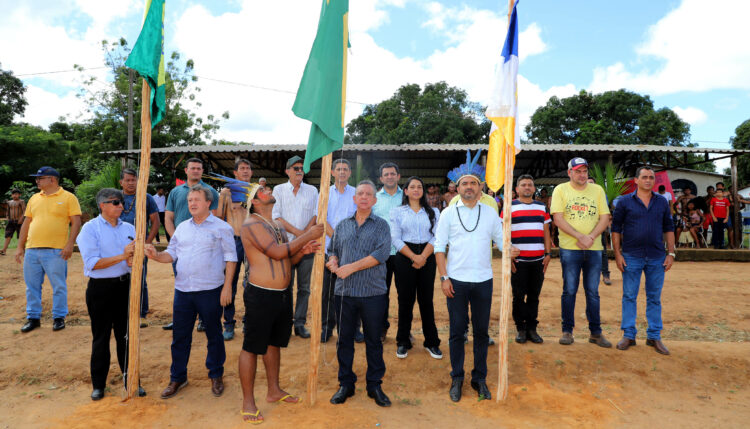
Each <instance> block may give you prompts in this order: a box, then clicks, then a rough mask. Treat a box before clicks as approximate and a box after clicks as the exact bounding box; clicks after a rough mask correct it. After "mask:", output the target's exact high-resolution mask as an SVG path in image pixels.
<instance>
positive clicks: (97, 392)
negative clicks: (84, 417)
mask: <svg viewBox="0 0 750 429" xmlns="http://www.w3.org/2000/svg"><path fill="white" fill-rule="evenodd" d="M103 397H104V389H94V391H93V392H91V400H92V401H98V400H100V399H102V398H103Z"/></svg>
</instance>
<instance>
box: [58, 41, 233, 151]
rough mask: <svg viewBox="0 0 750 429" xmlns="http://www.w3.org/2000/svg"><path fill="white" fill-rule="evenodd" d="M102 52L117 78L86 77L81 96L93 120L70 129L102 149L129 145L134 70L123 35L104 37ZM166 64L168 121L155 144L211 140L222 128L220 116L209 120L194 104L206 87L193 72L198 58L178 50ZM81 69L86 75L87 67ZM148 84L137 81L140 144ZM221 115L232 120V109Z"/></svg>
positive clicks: (135, 118) (158, 131) (136, 122)
mask: <svg viewBox="0 0 750 429" xmlns="http://www.w3.org/2000/svg"><path fill="white" fill-rule="evenodd" d="M102 50H103V52H104V60H105V64H106V66H107V68H108V69H109V70H110V72H111V77H112V80H111V81H106V82H101V81H100V80H99V79H98V78H97V77H95V76H92V75H89V76H87V77H85V79H84V84H83V88H82V89H81V91H80V92H79V94H78V95H79V97H81V98H82V99H84V100H85V101H86V104H87V106H88V108H87V113H89V114H90V115H91V116H92V119H90V120H89V121H86V122H85V125H86V127H85V129H81V128H80V127H78V128H76V127H74V126H73V125H71V130H70V131H72V132H74V133H75V134H74V135H75V137H76V138H81V139H84V140H86V141H90V142H96V143H97V144H98V145H99V147H100V149H101V150H118V149H126V145H127V134H128V133H127V118H128V86H129V85H128V84H129V81H128V79H129V71H128V68H127V67H125V60H126V59H127V56H128V54H129V53H130V47H129V46H128V42H127V41H126V40H125V39H123V38H121V39H120V40H118V41H115V42H108V41H106V40H104V41H102ZM165 67H166V97H167V111H166V114H165V116H164V120H162V121H161V122H160V123H159V124H158V125H157V126H156V127H155V128H154V129H153V131H152V136H151V145H152V147H166V146H181V145H200V144H205V143H206V142H208V141H210V139H211V138H212V136H213V135H214V134H215V133H216V131H217V130H218V129H219V118H217V117H216V116H214V115H208V116H206V117H205V118H203V117H201V116H198V115H197V114H196V113H195V112H193V111H191V110H190V107H191V106H190V105H191V104H192V105H194V107H196V108H197V107H200V106H201V103H200V102H199V101H197V98H196V96H197V94H198V93H199V92H200V88H199V87H198V86H197V85H196V82H197V81H198V78H197V77H196V76H195V75H194V74H193V69H194V67H195V64H194V62H193V60H190V59H188V60H186V61H182V59H181V56H180V54H179V53H178V52H172V53H171V55H169V56H168V57H167V63H166V65H165ZM76 68H78V69H79V70H80V71H81V72H82V73H83V68H82V67H80V66H76ZM142 82H143V80H142V79H140V78H137V79H136V80H135V83H134V85H133V94H134V97H133V129H134V131H133V136H134V147H138V146H139V143H138V141H139V137H138V136H139V135H140V115H141V113H140V112H141V88H142ZM221 118H223V119H228V118H229V113H228V112H224V113H223V114H222V115H221Z"/></svg>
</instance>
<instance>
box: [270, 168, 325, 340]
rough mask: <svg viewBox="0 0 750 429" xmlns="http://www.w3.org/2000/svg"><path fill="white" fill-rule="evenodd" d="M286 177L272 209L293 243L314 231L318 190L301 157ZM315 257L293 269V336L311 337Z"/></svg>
mask: <svg viewBox="0 0 750 429" xmlns="http://www.w3.org/2000/svg"><path fill="white" fill-rule="evenodd" d="M286 175H287V177H289V181H288V182H286V183H283V184H281V185H278V186H276V187H275V188H273V197H274V198H275V199H276V204H275V205H274V206H273V215H272V216H273V220H275V221H277V222H278V223H280V224H281V225H282V226H283V227H284V229H285V230H286V231H287V233H286V234H287V239H288V240H289V241H292V240H294V239H295V238H297V237H299V236H300V235H302V234H304V233H305V232H306V231H307V230H308V229H310V228H312V226H313V225H315V223H316V221H317V217H318V216H317V213H318V190H317V189H315V187H314V186H310V185H308V184H307V183H303V182H302V179H303V178H304V176H305V173H304V172H303V171H302V158H300V157H299V156H296V155H295V156H293V157H291V158H289V160H288V161H287V162H286ZM314 258H315V255H314V254H309V255H305V256H304V257H303V258H302V259H301V260H300V261H299V262H298V263H297V264H296V265H295V266H294V267H292V268H293V269H292V282H294V277H295V274H296V277H297V302H296V304H295V307H294V334H295V335H297V336H299V337H302V338H310V332H308V330H307V328H305V322H306V321H307V302H308V300H309V298H310V275H311V274H312V266H313V260H314Z"/></svg>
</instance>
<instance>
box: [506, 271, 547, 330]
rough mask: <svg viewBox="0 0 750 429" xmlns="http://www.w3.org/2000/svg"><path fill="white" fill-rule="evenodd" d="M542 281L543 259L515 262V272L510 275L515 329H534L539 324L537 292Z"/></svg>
mask: <svg viewBox="0 0 750 429" xmlns="http://www.w3.org/2000/svg"><path fill="white" fill-rule="evenodd" d="M543 282H544V264H543V261H533V262H516V272H515V273H513V274H511V276H510V284H511V288H512V289H513V321H514V322H515V323H516V329H518V330H519V331H524V330H527V329H536V326H537V325H538V324H539V321H538V320H537V315H538V314H539V294H540V293H541V291H542V283H543Z"/></svg>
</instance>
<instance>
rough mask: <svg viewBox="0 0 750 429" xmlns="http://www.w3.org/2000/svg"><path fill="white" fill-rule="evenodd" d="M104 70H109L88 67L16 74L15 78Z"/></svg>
mask: <svg viewBox="0 0 750 429" xmlns="http://www.w3.org/2000/svg"><path fill="white" fill-rule="evenodd" d="M106 68H109V67H89V68H83V69H71V70H55V71H46V72H36V73H24V74H17V75H15V76H16V77H21V76H39V75H42V74H56V73H70V72H77V71H88V70H101V69H106Z"/></svg>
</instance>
